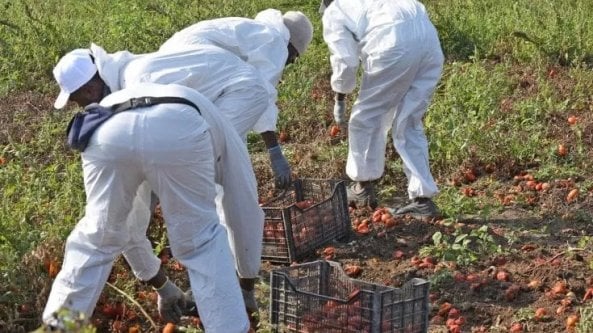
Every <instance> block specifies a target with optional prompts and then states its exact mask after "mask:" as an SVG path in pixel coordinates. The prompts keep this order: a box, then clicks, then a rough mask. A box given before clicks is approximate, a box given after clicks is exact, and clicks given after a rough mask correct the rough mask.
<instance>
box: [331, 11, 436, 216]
mask: <svg viewBox="0 0 593 333" xmlns="http://www.w3.org/2000/svg"><path fill="white" fill-rule="evenodd" d="M320 12H322V13H323V18H322V22H323V39H324V40H325V42H326V44H327V45H328V48H329V50H330V53H331V57H330V62H331V67H332V76H331V86H332V89H333V90H334V92H336V95H335V105H334V118H335V121H336V122H337V123H338V124H344V123H346V119H345V112H346V100H345V97H346V95H347V94H350V93H351V92H352V91H353V90H354V88H355V86H356V77H357V70H358V67H359V64H360V63H362V80H361V81H362V82H361V86H360V91H359V93H358V98H357V100H356V101H355V102H354V105H353V107H352V112H351V114H350V120H349V122H348V125H347V126H348V136H349V137H348V145H349V147H348V160H347V163H346V173H347V175H348V176H349V177H350V178H351V179H352V180H353V182H352V184H351V185H349V187H348V198H349V201H351V202H355V203H357V204H363V205H370V206H371V207H375V206H377V199H376V193H375V189H374V185H373V181H376V180H377V179H379V178H380V177H381V176H382V175H383V170H384V166H385V149H386V144H387V134H388V131H389V130H391V135H392V138H393V144H394V146H395V149H396V150H397V152H398V154H399V156H400V157H401V158H402V161H403V168H404V172H405V174H406V176H407V178H408V196H409V198H410V200H411V202H410V203H409V204H408V205H406V206H404V207H401V208H399V209H398V210H396V211H395V213H397V214H410V215H413V216H419V217H425V216H437V215H439V212H438V208H437V207H436V205H435V204H434V202H433V201H432V199H431V198H432V197H433V196H434V195H436V194H437V193H438V188H437V185H436V183H435V181H434V179H433V177H432V175H431V172H430V166H429V162H428V141H427V138H426V135H425V133H424V128H423V116H424V114H425V113H426V110H427V108H428V105H429V103H430V101H431V99H432V96H433V93H434V91H435V88H436V86H437V83H438V81H439V79H440V76H441V72H442V69H443V61H444V57H443V53H442V50H441V46H440V42H439V38H438V34H437V31H436V29H435V27H434V26H433V24H432V23H431V21H430V19H429V17H428V15H427V13H426V9H425V8H424V6H423V5H422V4H421V3H419V2H418V1H415V0H398V1H392V0H371V1H369V0H334V1H331V0H324V1H323V2H322V3H321V8H320Z"/></svg>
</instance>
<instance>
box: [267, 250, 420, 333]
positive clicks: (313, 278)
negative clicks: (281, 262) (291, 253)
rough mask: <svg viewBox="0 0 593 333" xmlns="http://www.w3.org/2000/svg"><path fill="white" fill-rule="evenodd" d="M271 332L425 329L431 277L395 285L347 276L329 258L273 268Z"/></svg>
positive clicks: (405, 331)
mask: <svg viewBox="0 0 593 333" xmlns="http://www.w3.org/2000/svg"><path fill="white" fill-rule="evenodd" d="M270 275H271V281H270V284H271V295H270V299H271V300H270V322H271V324H272V327H273V332H282V333H284V332H299V333H313V332H315V333H321V332H323V333H360V332H366V333H378V332H391V333H425V332H427V331H428V314H429V303H428V293H429V286H430V284H429V282H428V281H426V280H423V279H418V278H414V279H412V280H410V281H408V282H406V283H405V284H404V285H403V286H402V287H401V288H393V287H388V286H383V285H378V284H372V283H368V282H365V281H361V280H357V279H352V278H349V277H348V276H347V275H346V273H344V271H343V270H342V268H341V267H340V264H339V263H337V262H333V261H325V260H319V261H314V262H309V263H305V264H300V265H295V266H291V267H285V268H280V269H276V270H273V271H272V272H271V273H270Z"/></svg>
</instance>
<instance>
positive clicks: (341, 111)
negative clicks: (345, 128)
mask: <svg viewBox="0 0 593 333" xmlns="http://www.w3.org/2000/svg"><path fill="white" fill-rule="evenodd" d="M334 121H335V122H336V124H338V125H342V124H344V123H345V122H346V100H344V99H342V100H339V99H337V98H336V99H335V103H334Z"/></svg>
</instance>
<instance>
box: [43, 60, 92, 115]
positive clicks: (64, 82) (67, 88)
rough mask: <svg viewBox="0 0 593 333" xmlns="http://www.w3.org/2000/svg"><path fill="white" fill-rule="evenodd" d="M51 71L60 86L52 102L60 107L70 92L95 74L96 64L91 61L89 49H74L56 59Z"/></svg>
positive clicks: (64, 103) (65, 101)
mask: <svg viewBox="0 0 593 333" xmlns="http://www.w3.org/2000/svg"><path fill="white" fill-rule="evenodd" d="M53 73H54V78H55V79H56V82H57V83H58V85H59V86H60V94H59V95H58V98H56V101H55V102H54V108H56V109H61V108H63V107H64V106H66V104H67V103H68V99H70V94H71V93H73V92H75V91H76V90H78V89H79V88H80V87H82V86H83V85H84V84H85V83H87V82H89V81H90V80H91V79H92V78H93V76H95V73H97V66H95V64H94V63H93V59H92V58H91V54H90V52H89V49H75V50H73V51H70V52H68V53H67V54H66V55H64V56H63V57H62V58H61V59H60V61H58V63H57V64H56V67H54V70H53Z"/></svg>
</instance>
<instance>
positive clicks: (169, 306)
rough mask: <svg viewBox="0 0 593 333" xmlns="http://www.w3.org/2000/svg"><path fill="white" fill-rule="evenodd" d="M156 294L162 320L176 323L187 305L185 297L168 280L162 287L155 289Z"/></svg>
mask: <svg viewBox="0 0 593 333" xmlns="http://www.w3.org/2000/svg"><path fill="white" fill-rule="evenodd" d="M156 292H157V294H158V309H159V314H160V315H161V317H162V318H163V320H165V321H166V322H171V323H178V322H179V320H180V319H181V316H182V314H183V310H184V309H185V308H186V305H187V298H186V295H185V294H184V293H183V291H182V290H181V289H179V287H177V286H176V285H175V284H174V283H173V282H171V280H169V279H168V278H167V282H165V284H163V286H162V287H160V288H158V289H156Z"/></svg>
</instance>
